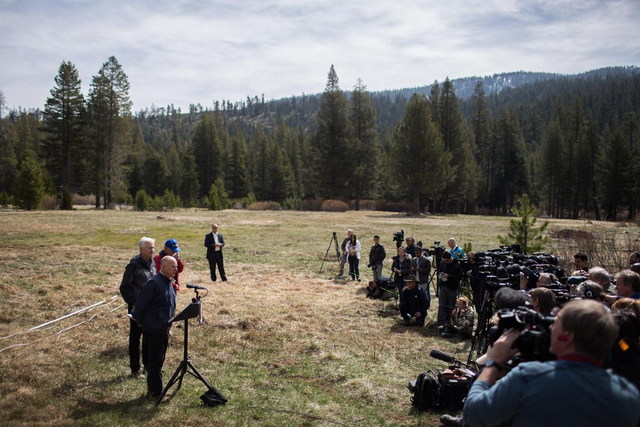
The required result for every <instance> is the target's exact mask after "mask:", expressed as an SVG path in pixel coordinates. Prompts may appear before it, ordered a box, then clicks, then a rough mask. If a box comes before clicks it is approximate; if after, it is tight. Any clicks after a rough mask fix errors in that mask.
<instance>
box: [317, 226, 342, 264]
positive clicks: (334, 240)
mask: <svg viewBox="0 0 640 427" xmlns="http://www.w3.org/2000/svg"><path fill="white" fill-rule="evenodd" d="M331 244H333V245H334V246H335V248H336V256H337V257H338V262H340V250H339V249H338V237H337V236H336V232H335V231H334V232H333V236H332V237H331V240H330V241H329V247H328V248H327V252H325V253H324V258H323V259H322V264H320V271H318V274H320V273H322V267H323V266H324V262H325V261H326V260H327V256H328V255H329V250H330V249H331Z"/></svg>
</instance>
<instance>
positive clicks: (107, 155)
mask: <svg viewBox="0 0 640 427" xmlns="http://www.w3.org/2000/svg"><path fill="white" fill-rule="evenodd" d="M88 110H89V119H90V123H91V138H92V144H93V147H92V148H93V153H94V164H93V167H94V185H95V188H94V190H95V193H96V207H100V197H101V196H102V197H103V204H104V208H105V209H107V208H112V207H113V204H114V200H113V191H114V190H115V188H116V185H117V183H118V180H119V178H120V176H119V175H120V162H121V160H122V159H121V157H122V156H123V153H122V152H121V150H120V148H121V147H122V146H123V145H124V144H125V138H126V137H127V133H128V132H127V130H128V123H129V120H128V119H129V118H130V114H131V111H130V110H131V100H130V99H129V80H128V77H127V75H126V74H125V72H124V70H123V69H122V66H121V65H120V63H119V62H118V60H117V59H116V58H115V57H114V56H111V57H109V59H108V60H107V62H105V63H104V64H102V67H101V68H100V70H99V71H98V74H97V75H96V76H94V77H93V79H92V82H91V89H90V91H89V107H88Z"/></svg>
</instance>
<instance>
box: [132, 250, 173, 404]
mask: <svg viewBox="0 0 640 427" xmlns="http://www.w3.org/2000/svg"><path fill="white" fill-rule="evenodd" d="M176 271H178V262H177V261H176V259H175V258H174V257H171V256H167V257H164V258H162V261H161V264H160V272H159V273H158V274H156V275H155V276H153V277H152V278H151V279H149V280H148V281H147V283H145V284H144V288H143V289H142V292H140V295H139V296H138V299H137V300H136V304H135V306H134V307H133V310H132V311H131V318H132V319H133V320H135V321H136V322H137V323H138V324H139V325H141V326H142V340H143V345H142V349H143V351H144V352H145V356H146V368H147V397H148V398H151V399H155V398H157V397H158V396H160V393H162V365H163V364H164V357H165V354H166V352H167V345H168V343H169V325H170V324H169V320H170V319H171V318H172V317H173V316H174V315H175V312H176V292H175V290H174V288H173V286H172V283H171V282H172V281H173V277H175V275H176Z"/></svg>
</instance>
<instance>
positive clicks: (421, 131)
mask: <svg viewBox="0 0 640 427" xmlns="http://www.w3.org/2000/svg"><path fill="white" fill-rule="evenodd" d="M393 156H394V159H395V160H396V162H397V164H399V165H402V167H400V168H399V169H398V170H397V171H396V173H397V175H398V178H399V179H398V185H399V186H400V187H401V188H402V189H403V190H404V191H406V192H407V194H409V195H410V196H411V206H412V212H413V213H414V214H417V213H420V210H421V207H422V205H421V203H422V202H421V195H422V194H424V195H426V197H428V198H429V197H434V196H435V195H436V194H437V193H438V191H440V190H441V189H442V186H443V183H444V179H446V177H447V175H448V174H449V173H450V170H449V162H450V161H451V153H449V152H447V151H446V150H445V149H444V143H443V142H442V136H441V135H440V132H439V131H438V128H437V126H436V124H435V122H434V121H433V119H432V116H431V110H430V108H429V102H428V101H427V100H426V99H425V98H424V97H423V96H421V95H418V94H414V95H413V96H412V97H411V99H410V100H409V104H407V109H406V111H405V114H404V117H403V118H402V121H401V122H400V124H399V125H398V127H397V129H396V131H395V134H394V149H393Z"/></svg>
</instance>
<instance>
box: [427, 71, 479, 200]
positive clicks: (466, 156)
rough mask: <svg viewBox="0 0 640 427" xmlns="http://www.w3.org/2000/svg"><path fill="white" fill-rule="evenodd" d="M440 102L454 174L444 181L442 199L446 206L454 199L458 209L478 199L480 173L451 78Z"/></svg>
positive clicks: (440, 120) (439, 118) (438, 117)
mask: <svg viewBox="0 0 640 427" xmlns="http://www.w3.org/2000/svg"><path fill="white" fill-rule="evenodd" d="M437 106H438V108H437V110H436V114H435V119H436V120H435V121H436V123H437V124H438V128H439V129H440V132H441V134H442V140H443V143H444V146H445V150H446V151H448V152H449V153H451V176H450V179H448V180H445V182H444V184H445V185H444V187H443V188H442V190H441V199H442V200H443V202H444V207H445V208H447V207H448V204H449V202H452V203H454V204H455V205H456V206H457V209H456V211H460V210H461V209H460V205H461V204H462V203H465V202H471V203H475V198H476V196H477V188H478V187H477V180H478V179H479V177H478V167H477V164H476V161H475V157H474V156H473V149H472V147H471V145H470V137H469V134H468V133H467V132H466V130H465V125H464V120H463V118H462V114H461V113H460V108H459V106H458V98H457V96H456V94H455V90H454V88H453V84H452V83H451V81H450V80H449V78H447V79H445V81H444V83H443V84H442V91H441V92H440V94H439V96H438V101H437ZM463 176H464V177H465V184H464V185H463V184H462V183H461V182H460V179H459V178H461V177H463ZM442 179H446V177H442ZM469 184H471V185H469Z"/></svg>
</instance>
